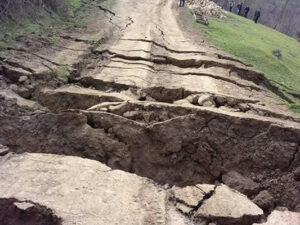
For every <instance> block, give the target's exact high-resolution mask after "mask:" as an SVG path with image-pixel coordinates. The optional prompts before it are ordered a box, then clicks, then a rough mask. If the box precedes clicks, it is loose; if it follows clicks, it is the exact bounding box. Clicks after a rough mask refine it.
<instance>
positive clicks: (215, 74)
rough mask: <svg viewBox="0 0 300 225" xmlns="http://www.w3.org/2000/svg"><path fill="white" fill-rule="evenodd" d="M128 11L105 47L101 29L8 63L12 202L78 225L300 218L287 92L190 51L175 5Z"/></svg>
mask: <svg viewBox="0 0 300 225" xmlns="http://www.w3.org/2000/svg"><path fill="white" fill-rule="evenodd" d="M128 8H132V9H134V10H132V11H130V17H129V18H130V19H129V18H128V13H129V12H128V10H126V9H128ZM145 9H149V11H148V14H149V15H148V16H144V13H142V14H141V13H139V12H144V11H145ZM115 10H116V11H111V12H110V11H106V14H105V17H104V18H102V19H103V21H104V22H103V23H104V25H103V27H104V30H101V31H100V34H99V33H98V31H99V26H98V25H99V24H98V22H99V20H97V23H96V24H97V25H96V26H95V27H96V28H97V29H96V31H95V30H93V32H91V33H89V34H88V35H84V34H80V35H79V34H72V35H68V36H62V40H61V41H62V42H61V43H60V46H63V47H62V48H60V49H55V50H53V49H52V48H51V47H49V48H46V49H41V50H35V51H33V52H31V51H27V50H26V51H23V50H22V51H18V50H15V49H10V50H8V51H7V52H6V53H7V54H6V55H5V57H2V58H0V60H1V65H0V85H1V88H2V87H3V90H1V92H0V95H1V96H2V97H0V103H1V104H0V144H2V145H3V147H2V146H1V147H0V149H1V150H0V155H4V156H3V157H2V158H1V163H0V167H1V166H2V168H3V169H1V170H0V175H1V176H2V177H3V180H4V181H5V182H4V183H3V182H0V194H1V195H2V197H3V198H5V199H10V198H12V197H13V198H15V199H19V200H20V201H23V200H30V201H32V202H36V203H37V204H40V205H42V206H45V207H47V208H49V209H51V210H53V211H54V212H55V215H57V216H58V217H60V218H62V219H63V221H76V222H78V223H79V224H80V223H82V224H93V221H100V222H99V224H114V223H115V224H118V222H119V221H122V222H123V221H124V223H122V224H130V225H132V221H133V220H132V218H136V220H134V221H137V224H171V225H174V224H191V218H192V219H193V218H194V219H195V221H194V223H195V224H211V223H212V224H219V225H221V224H251V223H253V222H260V219H261V218H262V217H263V215H262V214H263V213H262V210H264V212H265V213H266V214H268V213H270V212H272V211H273V210H274V208H275V207H276V206H284V207H288V209H290V210H294V211H299V210H300V199H299V198H298V196H299V194H300V179H299V177H300V175H299V174H300V173H299V169H300V163H299V162H300V151H299V146H300V126H299V121H300V120H299V117H298V116H297V115H294V114H293V113H291V112H289V111H287V108H286V106H285V105H284V104H283V103H282V102H281V101H278V100H277V99H276V98H274V95H278V96H282V93H281V92H280V90H279V89H278V88H277V87H276V86H274V85H273V84H272V83H271V82H270V81H268V80H267V79H266V78H264V77H263V76H262V74H260V73H259V72H257V71H255V70H254V69H253V68H251V67H250V66H249V65H247V64H245V63H243V62H241V61H240V60H237V59H234V58H232V57H229V56H226V55H224V53H220V52H218V51H215V50H214V51H213V50H212V49H211V48H206V47H203V46H198V45H197V44H196V43H193V42H192V41H191V40H190V39H188V38H187V37H186V35H185V34H184V33H183V32H182V31H181V30H180V29H179V27H178V25H177V21H176V18H174V10H175V9H174V2H173V1H171V0H170V1H162V0H160V1H157V2H155V3H152V2H151V3H149V2H146V1H139V2H135V3H133V2H132V1H130V0H124V1H121V2H120V3H119V5H118V6H116V9H115ZM149 16H150V21H152V22H151V23H150V22H149ZM130 21H133V22H130ZM101 22H102V20H101ZM128 24H129V25H128ZM149 24H150V25H149ZM106 28H107V29H106ZM111 31H116V32H115V33H114V32H111ZM92 34H93V35H97V36H98V37H99V38H100V37H101V39H99V42H96V43H94V42H92V41H90V39H89V38H90V36H89V35H92ZM102 35H103V36H104V37H103V36H102ZM110 35H111V36H110ZM108 37H110V38H108ZM173 37H176V38H175V39H174V38H173ZM100 40H101V41H100ZM103 40H105V41H103ZM75 49H76V50H75ZM32 53H34V54H32ZM62 59H63V60H62ZM66 69H67V71H69V73H68V79H61V77H59V76H57V75H58V74H61V73H62V74H65V72H66ZM58 72H59V73H58ZM27 92H28V93H27ZM10 152H15V153H18V154H19V155H14V154H11V153H10ZM26 152H28V153H30V154H26ZM32 153H35V154H32ZM47 153H49V154H51V155H47ZM59 155H67V156H70V157H66V156H59ZM71 156H76V157H71ZM77 157H78V158H77ZM82 158H84V159H82ZM90 159H92V160H96V161H99V162H101V163H104V164H106V165H107V166H109V167H110V168H108V167H106V166H104V165H103V164H101V163H99V162H96V161H92V160H90ZM13 165H15V167H14V166H13ZM28 168H31V169H28ZM95 168H96V169H95ZM112 169H114V170H112ZM117 169H118V170H117ZM119 170H123V171H127V172H130V173H134V174H136V175H139V176H142V177H146V178H147V179H146V178H141V177H139V176H136V175H133V174H129V173H125V172H121V171H119ZM20 171H23V172H22V173H21V172H20ZM79 174H80V177H78V176H79ZM5 177H9V178H10V177H12V179H4V178H5ZM149 179H151V180H153V181H150V180H149ZM33 181H34V182H33ZM91 181H93V182H91ZM10 182H12V183H16V185H11V184H12V183H10ZM35 182H37V183H39V184H41V185H40V186H37V185H36V186H35V185H34V183H35ZM154 182H156V183H154ZM204 183H207V185H199V184H204ZM220 183H225V184H226V185H227V186H229V187H230V188H228V187H227V186H224V185H219V184H220ZM1 185H3V186H1ZM6 185H7V186H6ZM160 185H165V186H164V188H162V187H161V186H160ZM172 185H176V186H177V187H176V188H170V189H171V190H169V188H168V186H172ZM8 187H12V188H8ZM199 187H200V188H199ZM21 188H25V189H26V190H27V191H24V192H23V191H20V189H21ZM232 189H236V190H238V191H240V192H241V193H242V194H244V195H242V194H240V193H237V192H235V191H233V190H232ZM3 190H9V192H7V191H3ZM174 190H176V191H175V192H174ZM173 192H174V193H175V195H174V196H173V194H174V193H173ZM126 193H127V194H128V195H126ZM176 193H177V194H176ZM95 196H96V197H95ZM170 196H171V197H170ZM172 196H173V197H172ZM246 196H247V197H248V198H249V199H250V200H252V201H253V202H254V203H256V204H257V205H258V206H259V207H261V209H262V210H261V209H260V208H258V206H256V205H255V204H254V203H252V202H251V201H250V200H249V199H247V197H246ZM169 197H170V201H169V200H166V199H169ZM54 199H55V200H54ZM56 199H58V200H59V201H56ZM174 199H175V202H173V201H174ZM229 200H230V201H229ZM83 201H84V202H86V204H87V206H86V208H83V206H82V202H83ZM216 201H217V202H220V204H219V205H217V204H215V202H216ZM129 203H132V204H129ZM221 203H222V204H221ZM240 203H242V205H239V204H240ZM232 204H233V205H232ZM66 206H72V207H67V209H68V210H66ZM235 206H239V207H238V208H236V207H235ZM245 206H247V207H245ZM239 209H240V210H239ZM178 210H179V211H181V212H183V214H182V213H179V212H178ZM57 212H58V213H57ZM74 215H75V216H74ZM98 215H103V217H101V220H99V216H98ZM120 218H121V219H120ZM178 221H179V222H178ZM201 221H202V222H203V223H202V222H201ZM66 223H67V222H66ZM297 225H298V224H297Z"/></svg>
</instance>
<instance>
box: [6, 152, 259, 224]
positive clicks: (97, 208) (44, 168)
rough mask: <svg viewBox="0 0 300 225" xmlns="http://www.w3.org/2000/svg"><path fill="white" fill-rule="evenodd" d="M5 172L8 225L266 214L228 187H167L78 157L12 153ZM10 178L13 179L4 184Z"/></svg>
mask: <svg viewBox="0 0 300 225" xmlns="http://www.w3.org/2000/svg"><path fill="white" fill-rule="evenodd" d="M0 169H1V170H0V178H1V180H2V181H3V182H1V183H0V190H7V191H6V192H2V191H1V192H0V204H1V206H2V207H1V209H0V218H1V219H3V220H1V222H3V221H8V223H7V224H9V225H10V224H14V225H15V224H20V223H19V222H18V221H20V220H21V219H26V220H25V221H26V223H25V224H28V225H29V224H30V225H31V224H52V225H58V224H87V223H88V224H101V225H102V224H103V225H104V224H123V225H126V224H128V225H135V224H137V225H138V224H155V225H156V224H159V225H160V224H161V225H167V224H175V223H173V222H176V224H179V225H188V224H198V223H197V221H199V220H201V221H202V223H201V224H205V225H208V224H209V222H211V221H213V222H215V224H218V225H225V224H228V222H229V221H234V222H239V224H241V223H242V224H244V225H248V224H251V223H250V221H259V218H260V217H261V216H262V214H263V212H262V210H261V209H260V208H258V207H257V206H256V205H255V204H254V203H252V202H251V201H250V200H249V199H247V197H246V196H244V195H242V194H240V193H238V192H235V191H233V190H231V189H229V188H228V187H227V186H225V185H221V186H214V185H206V184H198V185H195V186H189V187H185V188H178V187H173V188H171V189H170V188H163V187H161V186H158V185H156V184H155V183H153V182H152V181H151V180H149V179H146V178H143V177H139V176H136V175H133V174H129V173H126V172H122V171H118V170H111V169H110V168H109V167H107V166H105V165H103V164H101V163H99V162H96V161H93V160H88V159H82V158H78V157H67V156H57V155H47V154H28V153H25V154H20V155H15V154H8V155H6V156H4V157H0ZM3 169H5V172H3ZM7 174H9V175H10V177H9V178H10V179H5V177H6V175H7ZM91 181H93V182H91ZM20 188H22V191H19V190H20ZM9 196H14V198H18V199H24V201H18V200H16V199H9ZM26 199H31V200H32V201H33V202H32V201H27V200H26ZM82 201H84V202H85V204H82ZM42 205H43V206H42ZM183 205H184V206H185V207H186V208H189V209H190V212H189V213H186V212H185V214H188V215H183V214H181V213H180V212H179V211H177V210H175V209H178V210H180V211H182V207H183ZM213 205H215V206H217V207H213ZM70 206H72V207H70ZM52 211H53V212H55V215H54V214H53V213H52ZM208 211H209V212H210V213H208ZM192 213H194V216H192ZM246 218H247V220H245V219H246ZM12 221H14V222H15V223H12ZM172 221H173V222H172ZM193 221H194V222H195V223H194V222H193ZM4 224H6V223H4ZM229 224H235V223H229Z"/></svg>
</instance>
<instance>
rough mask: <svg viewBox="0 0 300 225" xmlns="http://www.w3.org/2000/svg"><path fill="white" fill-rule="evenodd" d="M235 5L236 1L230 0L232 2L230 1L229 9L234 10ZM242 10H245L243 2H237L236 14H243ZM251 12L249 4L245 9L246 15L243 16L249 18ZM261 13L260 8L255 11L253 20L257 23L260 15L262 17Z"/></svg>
mask: <svg viewBox="0 0 300 225" xmlns="http://www.w3.org/2000/svg"><path fill="white" fill-rule="evenodd" d="M233 7H234V1H233V0H232V1H230V3H229V11H230V12H232V10H233ZM242 10H243V3H241V2H240V3H239V4H237V6H236V14H237V15H241V14H242ZM249 12H250V7H249V6H247V7H246V8H245V9H244V15H243V16H244V17H245V18H248V14H249ZM260 14H261V12H260V9H259V10H256V11H255V13H254V17H253V21H254V22H255V23H257V21H258V19H259V17H260Z"/></svg>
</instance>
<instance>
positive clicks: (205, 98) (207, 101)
mask: <svg viewBox="0 0 300 225" xmlns="http://www.w3.org/2000/svg"><path fill="white" fill-rule="evenodd" d="M198 105H199V106H206V107H214V106H216V103H215V101H214V96H212V95H209V94H203V95H200V96H199V98H198Z"/></svg>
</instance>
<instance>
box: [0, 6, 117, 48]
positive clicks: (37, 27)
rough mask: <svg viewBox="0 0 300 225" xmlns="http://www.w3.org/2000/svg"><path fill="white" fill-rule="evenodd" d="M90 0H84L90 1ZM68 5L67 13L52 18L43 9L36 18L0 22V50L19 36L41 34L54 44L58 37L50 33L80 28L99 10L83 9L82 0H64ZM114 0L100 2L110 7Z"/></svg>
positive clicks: (95, 8)
mask: <svg viewBox="0 0 300 225" xmlns="http://www.w3.org/2000/svg"><path fill="white" fill-rule="evenodd" d="M91 1H92V0H85V2H91ZM65 2H66V4H67V6H68V9H69V10H68V15H67V16H66V17H60V16H58V15H57V14H54V18H51V17H50V15H49V14H48V13H47V12H46V11H44V10H42V9H41V10H40V11H38V12H37V19H35V20H32V19H29V18H20V19H18V21H6V22H1V23H0V51H1V49H5V48H7V47H9V46H11V45H12V44H13V43H14V41H15V40H17V39H18V38H19V37H21V36H43V37H44V38H47V39H48V40H49V42H50V43H52V44H56V43H58V42H59V38H58V37H56V36H55V35H52V33H57V32H59V31H61V30H74V29H78V28H82V27H83V26H84V25H85V24H86V23H88V21H89V20H90V19H93V18H94V17H95V18H96V15H97V13H103V12H101V11H99V9H98V8H97V7H94V9H93V10H91V8H89V9H87V10H83V8H82V6H83V4H82V2H83V1H82V0H65ZM115 2H116V0H106V1H103V2H102V3H101V5H102V7H105V8H108V9H109V8H111V7H112V6H113V4H114V3H115Z"/></svg>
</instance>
